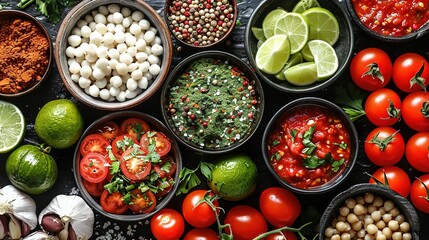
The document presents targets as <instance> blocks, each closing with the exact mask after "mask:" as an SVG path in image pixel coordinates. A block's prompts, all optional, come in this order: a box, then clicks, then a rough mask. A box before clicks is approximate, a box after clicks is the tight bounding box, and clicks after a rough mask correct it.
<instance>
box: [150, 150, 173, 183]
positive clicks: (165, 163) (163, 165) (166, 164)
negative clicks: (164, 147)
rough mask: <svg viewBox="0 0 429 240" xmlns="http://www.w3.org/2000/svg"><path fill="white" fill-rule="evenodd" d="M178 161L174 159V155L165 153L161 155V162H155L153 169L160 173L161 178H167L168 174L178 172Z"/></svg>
mask: <svg viewBox="0 0 429 240" xmlns="http://www.w3.org/2000/svg"><path fill="white" fill-rule="evenodd" d="M176 167H177V165H176V162H175V161H174V160H173V157H171V156H170V155H165V156H163V157H161V162H160V163H155V164H153V170H155V171H156V173H158V175H159V177H160V178H165V177H167V176H172V175H173V174H174V172H176Z"/></svg>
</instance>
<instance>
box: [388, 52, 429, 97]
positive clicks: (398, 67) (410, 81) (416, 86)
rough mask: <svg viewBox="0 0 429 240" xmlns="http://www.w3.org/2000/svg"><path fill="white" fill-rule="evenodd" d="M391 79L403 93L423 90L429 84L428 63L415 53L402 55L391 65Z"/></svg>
mask: <svg viewBox="0 0 429 240" xmlns="http://www.w3.org/2000/svg"><path fill="white" fill-rule="evenodd" d="M392 77H393V82H394V83H395V85H396V86H397V87H398V88H399V89H401V90H402V91H404V92H415V91H418V90H423V89H425V88H426V86H427V85H428V84H429V63H428V61H426V59H425V58H424V57H423V56H421V55H419V54H417V53H405V54H402V55H401V56H399V57H398V58H397V59H396V60H395V62H394V63H393V73H392ZM422 87H423V88H422Z"/></svg>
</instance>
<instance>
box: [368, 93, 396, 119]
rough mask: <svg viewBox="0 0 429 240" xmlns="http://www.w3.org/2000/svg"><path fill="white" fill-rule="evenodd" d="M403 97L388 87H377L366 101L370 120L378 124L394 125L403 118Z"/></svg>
mask: <svg viewBox="0 0 429 240" xmlns="http://www.w3.org/2000/svg"><path fill="white" fill-rule="evenodd" d="M401 106H402V104H401V98H400V97H399V95H398V94H397V93H396V92H395V91H393V90H391V89H388V88H381V89H377V90H375V91H374V92H372V93H371V94H370V95H369V96H368V98H367V99H366V101H365V113H366V116H367V118H368V120H369V121H370V122H371V123H372V124H374V125H376V126H378V127H387V126H392V125H393V124H395V123H396V122H398V121H399V119H400V118H401Z"/></svg>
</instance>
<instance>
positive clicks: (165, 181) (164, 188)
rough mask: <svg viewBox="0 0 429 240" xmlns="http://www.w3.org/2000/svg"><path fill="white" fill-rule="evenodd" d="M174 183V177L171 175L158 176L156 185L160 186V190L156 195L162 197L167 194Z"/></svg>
mask: <svg viewBox="0 0 429 240" xmlns="http://www.w3.org/2000/svg"><path fill="white" fill-rule="evenodd" d="M173 185H174V179H173V178H172V177H170V176H167V177H165V178H158V179H157V180H156V187H157V188H158V192H157V193H156V194H155V196H156V197H162V196H165V195H167V194H168V193H169V192H170V191H171V189H172V188H173Z"/></svg>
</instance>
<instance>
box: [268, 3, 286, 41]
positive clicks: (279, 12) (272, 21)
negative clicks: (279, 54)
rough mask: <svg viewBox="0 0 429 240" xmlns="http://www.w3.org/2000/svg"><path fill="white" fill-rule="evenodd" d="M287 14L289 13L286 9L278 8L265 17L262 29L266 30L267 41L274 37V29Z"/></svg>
mask: <svg viewBox="0 0 429 240" xmlns="http://www.w3.org/2000/svg"><path fill="white" fill-rule="evenodd" d="M286 14H287V12H286V11H285V10H284V9H281V8H277V9H274V10H272V11H271V12H269V13H268V14H267V16H265V18H264V20H263V21H262V29H263V30H264V35H265V38H266V39H268V38H270V37H272V36H274V27H275V26H276V22H277V21H278V20H279V19H280V18H281V17H283V16H285V15H286Z"/></svg>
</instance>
